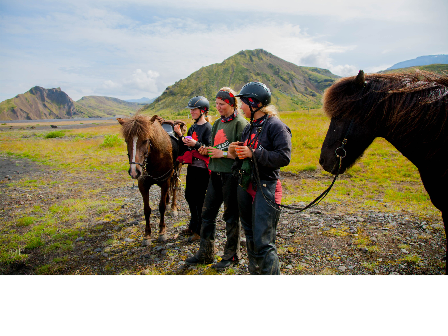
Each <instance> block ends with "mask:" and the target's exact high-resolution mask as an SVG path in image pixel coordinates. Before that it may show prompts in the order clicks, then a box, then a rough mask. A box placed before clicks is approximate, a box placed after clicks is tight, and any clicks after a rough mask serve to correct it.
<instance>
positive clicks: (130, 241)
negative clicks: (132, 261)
mask: <svg viewBox="0 0 448 336" xmlns="http://www.w3.org/2000/svg"><path fill="white" fill-rule="evenodd" d="M124 241H125V242H126V243H132V242H133V241H134V239H132V238H125V239H124Z"/></svg>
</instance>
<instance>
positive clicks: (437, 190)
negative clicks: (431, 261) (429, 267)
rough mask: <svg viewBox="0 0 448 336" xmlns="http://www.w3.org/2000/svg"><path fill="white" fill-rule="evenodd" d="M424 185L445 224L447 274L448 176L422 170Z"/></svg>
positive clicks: (447, 271)
mask: <svg viewBox="0 0 448 336" xmlns="http://www.w3.org/2000/svg"><path fill="white" fill-rule="evenodd" d="M419 171H420V177H421V178H422V182H423V186H424V187H425V189H426V191H427V192H428V195H429V198H430V199H431V202H432V204H434V206H435V207H436V208H437V209H439V210H440V211H441V213H442V220H443V225H444V226H445V239H446V240H445V274H447V275H448V260H447V259H448V236H447V234H448V206H447V204H446V200H445V199H446V195H445V194H444V192H445V190H446V189H447V188H448V178H446V177H443V175H442V176H441V175H438V174H434V173H433V172H432V171H431V172H428V171H422V170H420V169H419Z"/></svg>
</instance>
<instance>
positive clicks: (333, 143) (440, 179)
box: [319, 70, 448, 273]
mask: <svg viewBox="0 0 448 336" xmlns="http://www.w3.org/2000/svg"><path fill="white" fill-rule="evenodd" d="M323 102H324V105H323V108H324V110H325V112H326V113H327V115H328V116H329V117H331V123H330V126H329V129H328V132H327V135H326V137H325V140H324V143H323V145H322V150H321V155H320V160H319V162H320V164H321V165H322V167H323V168H324V169H325V170H326V171H328V172H330V173H332V174H336V173H338V163H339V157H341V158H342V161H341V167H340V171H339V173H343V172H344V171H345V170H346V169H347V168H349V167H350V166H352V165H353V164H354V163H355V161H356V160H357V159H358V158H359V157H360V156H361V155H362V154H363V152H364V150H365V149H366V148H367V147H368V146H369V145H370V144H371V143H372V142H373V140H374V139H375V138H376V137H383V138H385V139H386V140H387V141H389V142H390V143H391V144H392V145H394V146H395V148H396V149H397V150H399V151H400V152H401V153H402V154H403V155H404V156H405V157H406V158H408V159H409V160H410V161H411V162H412V163H413V164H414V165H415V166H416V167H417V168H418V170H419V172H420V177H421V179H422V182H423V185H424V187H425V189H426V191H427V192H428V194H429V197H430V198H431V201H432V203H433V204H434V206H435V207H436V208H437V209H439V210H440V211H441V212H442V218H443V221H444V225H445V233H446V232H447V226H448V122H447V121H448V77H447V76H439V75H436V74H432V73H429V72H417V73H414V74H409V73H408V74H389V75H385V74H383V75H382V74H372V75H364V72H363V71H362V70H361V71H360V72H359V74H358V76H356V77H355V76H353V77H347V78H343V79H341V80H339V81H338V82H336V83H335V84H333V85H332V86H331V87H330V88H328V89H327V91H326V92H325V94H324V98H323ZM344 139H345V140H344ZM446 270H447V273H448V266H447V267H446Z"/></svg>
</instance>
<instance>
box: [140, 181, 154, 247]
mask: <svg viewBox="0 0 448 336" xmlns="http://www.w3.org/2000/svg"><path fill="white" fill-rule="evenodd" d="M138 189H139V190H140V194H142V198H143V211H144V213H145V222H146V226H145V235H144V237H143V243H144V245H150V244H151V223H150V216H151V207H150V206H149V188H148V187H147V186H145V185H144V183H143V182H140V181H139V183H138Z"/></svg>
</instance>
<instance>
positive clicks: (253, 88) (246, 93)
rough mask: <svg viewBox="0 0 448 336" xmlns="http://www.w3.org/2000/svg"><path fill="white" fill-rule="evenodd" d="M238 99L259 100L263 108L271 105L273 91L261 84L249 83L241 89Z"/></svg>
mask: <svg viewBox="0 0 448 336" xmlns="http://www.w3.org/2000/svg"><path fill="white" fill-rule="evenodd" d="M236 97H244V98H252V99H256V100H258V101H259V102H260V103H261V104H262V106H267V105H269V104H270V103H271V91H270V90H269V88H268V87H267V86H266V85H264V84H263V83H260V82H249V83H247V84H246V85H244V86H243V87H242V88H241V91H240V93H239V94H237V95H236Z"/></svg>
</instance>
